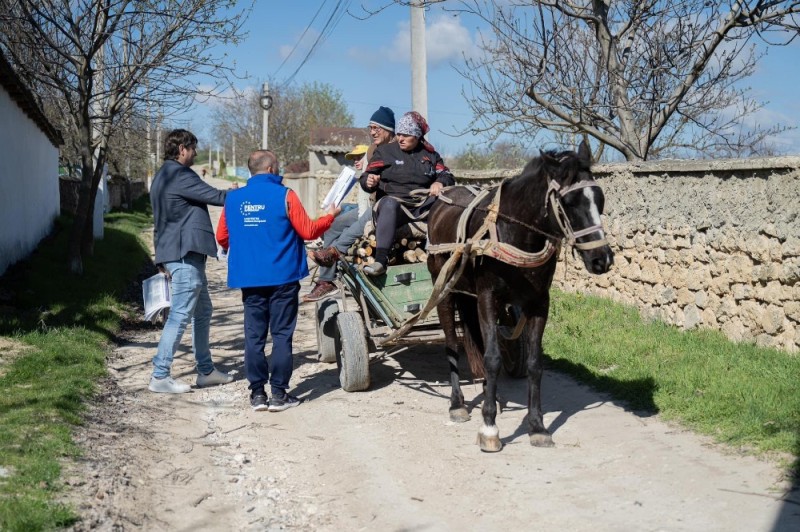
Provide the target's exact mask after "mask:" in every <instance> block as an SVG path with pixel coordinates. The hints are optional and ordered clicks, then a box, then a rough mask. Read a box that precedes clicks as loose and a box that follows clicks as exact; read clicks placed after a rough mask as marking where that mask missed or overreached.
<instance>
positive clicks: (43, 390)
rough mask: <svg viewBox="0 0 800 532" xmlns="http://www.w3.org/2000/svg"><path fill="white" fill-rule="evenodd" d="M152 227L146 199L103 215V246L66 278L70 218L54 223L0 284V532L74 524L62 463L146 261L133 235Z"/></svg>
mask: <svg viewBox="0 0 800 532" xmlns="http://www.w3.org/2000/svg"><path fill="white" fill-rule="evenodd" d="M151 223H152V217H151V215H150V213H149V200H148V198H147V197H145V198H143V199H141V200H140V201H139V202H137V205H136V209H135V210H134V211H133V212H128V213H123V212H114V213H110V214H108V215H107V216H106V225H105V234H104V238H103V240H99V241H96V242H95V248H94V249H95V252H94V256H93V257H90V258H87V259H85V260H84V269H85V273H84V275H83V276H82V277H76V276H72V275H70V274H68V273H67V268H66V247H67V240H68V237H69V220H66V219H63V218H62V219H60V220H59V221H58V222H57V223H56V227H55V230H54V231H53V234H52V236H51V237H49V238H48V239H47V241H46V242H43V244H42V245H40V246H39V249H38V250H37V251H36V252H35V253H34V255H33V256H32V257H31V258H30V259H28V260H26V261H24V263H20V264H17V265H15V266H14V267H13V268H12V269H11V270H10V271H9V272H7V273H6V275H4V276H3V277H2V278H0V290H2V292H3V293H4V294H7V295H8V294H10V297H11V301H10V304H6V305H4V306H3V307H2V308H0V341H5V342H8V343H10V345H18V346H20V349H18V350H17V349H13V348H12V349H10V350H9V352H8V353H6V354H4V356H3V360H4V361H3V363H2V365H0V389H1V390H3V393H2V394H1V395H0V468H2V470H0V530H9V531H16V530H20V531H22V530H24V531H30V530H52V529H55V528H58V527H62V526H65V525H68V524H69V523H71V522H73V521H74V520H75V519H76V515H75V513H74V512H73V510H72V509H71V508H69V507H67V506H65V505H63V504H59V503H58V502H56V501H57V499H58V496H59V494H60V491H61V490H62V484H61V480H60V473H61V466H60V463H61V461H62V460H63V459H64V458H68V457H75V456H77V455H78V453H79V450H78V449H77V447H76V446H75V445H74V443H73V441H72V427H73V426H74V425H78V424H80V423H81V413H82V412H83V410H84V404H85V400H86V399H87V398H88V397H90V396H91V394H92V393H93V392H94V390H95V383H96V382H97V381H98V379H99V378H100V377H102V376H103V375H105V372H106V369H105V353H106V351H107V349H108V342H109V340H110V339H111V338H114V337H115V335H116V333H117V332H118V331H119V327H120V322H121V320H122V318H123V316H124V312H125V305H124V303H123V302H122V301H123V299H124V294H125V291H126V289H127V288H129V287H130V283H131V280H132V279H136V278H137V275H138V274H139V272H140V271H141V270H142V267H143V265H144V264H145V263H146V261H147V260H148V259H149V253H148V250H147V248H146V246H145V245H144V243H143V242H141V240H140V239H139V236H138V235H139V233H140V232H141V231H142V230H143V229H144V228H146V227H147V226H148V225H150V224H151Z"/></svg>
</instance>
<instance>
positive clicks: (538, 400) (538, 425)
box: [525, 307, 553, 447]
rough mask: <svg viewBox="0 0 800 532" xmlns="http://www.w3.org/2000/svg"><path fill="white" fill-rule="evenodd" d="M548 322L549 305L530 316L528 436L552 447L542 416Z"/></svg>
mask: <svg viewBox="0 0 800 532" xmlns="http://www.w3.org/2000/svg"><path fill="white" fill-rule="evenodd" d="M545 324H547V307H545V308H544V311H543V312H542V311H541V309H540V310H539V311H537V312H535V313H534V315H533V316H530V317H529V318H528V323H527V324H526V325H525V327H526V329H527V330H526V331H525V332H526V335H525V336H526V337H527V338H528V339H529V341H530V342H531V343H532V345H531V350H530V355H529V356H528V436H529V437H530V441H531V445H534V446H536V447H552V446H553V438H552V436H551V435H550V432H549V431H548V430H547V429H546V428H544V418H543V416H542V373H543V372H544V371H543V366H542V358H543V351H542V336H543V335H544V326H545Z"/></svg>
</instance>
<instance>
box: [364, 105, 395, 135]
mask: <svg viewBox="0 0 800 532" xmlns="http://www.w3.org/2000/svg"><path fill="white" fill-rule="evenodd" d="M369 123H370V124H375V125H376V126H381V127H382V128H383V129H387V130H389V131H391V132H392V133H394V111H392V110H391V109H389V108H388V107H383V106H381V107H378V110H377V111H375V112H374V113H372V118H370V119H369Z"/></svg>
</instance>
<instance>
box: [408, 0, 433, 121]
mask: <svg viewBox="0 0 800 532" xmlns="http://www.w3.org/2000/svg"><path fill="white" fill-rule="evenodd" d="M409 6H410V8H411V108H412V109H413V110H414V111H417V112H418V113H419V114H421V115H422V116H423V117H425V119H428V65H427V52H426V48H425V2H424V0H415V1H413V2H411V3H410V4H409Z"/></svg>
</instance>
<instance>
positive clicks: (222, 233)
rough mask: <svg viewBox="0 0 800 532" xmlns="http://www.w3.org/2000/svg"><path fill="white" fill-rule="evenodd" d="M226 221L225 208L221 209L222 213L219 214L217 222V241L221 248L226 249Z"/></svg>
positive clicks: (227, 236)
mask: <svg viewBox="0 0 800 532" xmlns="http://www.w3.org/2000/svg"><path fill="white" fill-rule="evenodd" d="M228 238H229V235H228V222H226V221H225V209H222V214H220V215H219V222H218V223H217V242H218V243H219V245H220V246H222V247H223V249H228V245H229V241H228Z"/></svg>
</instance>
